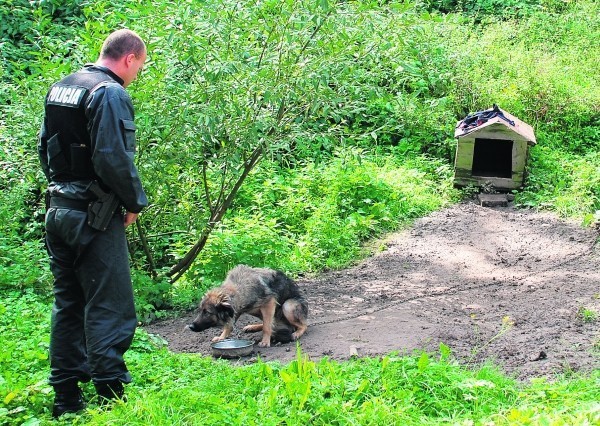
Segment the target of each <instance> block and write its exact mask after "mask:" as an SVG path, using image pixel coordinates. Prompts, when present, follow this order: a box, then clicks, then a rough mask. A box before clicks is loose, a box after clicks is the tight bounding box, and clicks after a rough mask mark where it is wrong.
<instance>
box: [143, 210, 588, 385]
mask: <svg viewBox="0 0 600 426" xmlns="http://www.w3.org/2000/svg"><path fill="white" fill-rule="evenodd" d="M597 239H598V231H597V229H595V228H587V229H582V228H581V227H579V226H578V225H577V224H574V223H568V222H565V221H562V220H559V219H557V218H556V217H555V216H553V215H551V214H548V213H538V212H534V211H531V210H517V209H514V208H513V207H511V206H509V207H494V208H488V207H481V206H480V205H478V204H476V203H474V202H468V203H464V204H459V205H455V206H452V207H450V208H447V209H444V210H441V211H438V212H435V213H433V214H431V215H430V216H427V217H425V218H422V219H420V220H418V221H417V222H416V223H415V224H414V225H413V226H412V227H411V228H410V229H407V230H405V231H403V232H400V233H398V234H394V235H391V236H390V237H389V238H388V239H386V240H385V241H383V242H381V246H382V247H381V251H379V252H378V253H377V254H376V255H375V256H373V257H370V258H368V259H366V260H364V261H363V262H361V263H360V264H358V265H356V266H354V267H351V268H348V269H344V270H339V271H331V272H327V273H324V274H322V275H320V276H318V277H311V278H301V279H299V280H298V284H299V285H300V287H301V289H302V290H303V291H304V293H305V296H306V298H307V300H308V303H309V309H310V313H309V328H308V331H307V333H306V334H305V335H304V336H302V338H301V339H300V341H299V344H300V346H301V348H302V351H303V353H304V354H307V355H308V356H309V357H310V358H311V359H313V360H318V359H320V358H322V357H328V358H329V359H334V360H340V361H341V360H346V359H348V358H350V357H351V356H368V357H376V356H381V355H385V354H389V353H391V352H395V351H398V352H399V353H401V354H413V353H414V351H415V350H426V351H428V352H430V353H435V352H437V351H438V350H439V347H440V343H444V344H445V345H447V346H449V347H450V349H451V351H452V354H453V356H454V357H455V358H456V359H457V360H458V361H459V362H461V363H463V364H465V365H470V366H476V365H478V364H480V363H482V362H484V361H485V360H492V361H494V362H495V363H496V364H497V365H499V366H500V367H502V368H503V369H504V371H506V372H507V373H508V374H510V375H512V376H514V377H516V378H518V379H521V380H524V379H528V378H531V377H535V376H547V377H551V376H552V375H554V374H555V373H561V372H573V371H590V370H592V369H598V368H600V272H599V271H600V250H599V249H598V247H597V245H596V240H597ZM201 296H202V295H199V297H198V298H199V299H200V297H201ZM585 312H587V313H590V312H595V313H596V319H595V320H589V319H588V320H587V321H586V320H585V319H584V318H583V316H584V315H582V313H585ZM194 316H195V315H194V313H193V312H190V313H189V314H188V315H185V316H184V317H182V318H177V319H170V320H166V321H162V322H157V323H155V324H152V325H150V326H147V327H146V330H147V331H148V332H150V333H153V334H157V335H160V336H162V337H163V338H164V339H166V340H167V342H168V347H169V349H170V350H172V351H174V352H193V353H200V354H203V355H210V353H211V352H210V343H211V339H212V337H214V336H216V335H218V334H219V333H220V330H217V329H210V330H207V331H204V332H201V333H193V332H191V331H189V330H185V329H184V328H185V324H188V323H190V322H191V321H192V319H193V318H194ZM250 322H254V321H253V318H252V317H247V316H242V317H241V318H240V320H239V321H238V324H237V327H236V330H235V331H234V335H235V336H236V337H240V338H246V339H248V338H251V339H254V340H257V341H258V340H259V339H260V333H255V334H250V335H248V334H245V333H243V332H242V331H241V329H242V327H243V326H244V325H245V324H248V323H250ZM257 357H260V358H261V359H262V360H264V361H281V362H284V363H285V362H288V361H291V360H293V359H294V358H295V357H296V344H295V343H287V344H276V345H274V346H272V347H270V348H259V347H258V346H257V345H255V351H254V353H253V355H251V356H250V357H246V358H242V359H239V360H233V361H231V362H233V363H245V362H253V361H255V360H256V359H257Z"/></svg>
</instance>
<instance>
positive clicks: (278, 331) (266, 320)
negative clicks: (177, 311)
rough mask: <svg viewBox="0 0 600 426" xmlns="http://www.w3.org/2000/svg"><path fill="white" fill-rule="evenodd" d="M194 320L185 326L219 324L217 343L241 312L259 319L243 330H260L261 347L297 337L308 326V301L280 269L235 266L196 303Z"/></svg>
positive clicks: (202, 327) (199, 328)
mask: <svg viewBox="0 0 600 426" xmlns="http://www.w3.org/2000/svg"><path fill="white" fill-rule="evenodd" d="M198 309H199V313H198V316H197V317H196V319H195V320H194V321H193V322H192V323H191V324H189V325H187V328H188V329H189V330H191V331H196V332H198V331H203V330H206V329H208V328H210V327H216V326H222V327H223V332H222V333H221V335H220V336H217V337H215V338H213V339H212V341H213V342H218V341H221V340H224V339H226V338H227V337H229V335H230V334H231V332H232V331H233V326H234V324H235V322H236V321H237V320H238V318H239V317H240V316H241V315H242V314H249V315H252V316H255V317H257V318H260V319H262V323H257V324H251V325H247V326H246V327H244V328H243V330H244V331H245V332H256V331H261V330H262V339H261V341H260V342H259V344H258V345H259V346H261V347H269V346H271V338H272V337H273V338H274V339H273V340H277V341H281V342H288V341H292V340H297V339H299V338H300V336H302V335H303V334H304V333H305V332H306V329H307V327H308V325H307V322H306V318H307V316H308V303H307V302H306V300H305V299H304V297H303V296H302V294H301V292H300V288H299V287H298V285H297V284H296V283H295V282H294V281H293V280H292V279H290V278H289V277H288V276H287V275H285V274H284V273H283V272H281V271H277V270H274V269H268V268H251V267H249V266H246V265H238V266H236V267H235V268H233V269H232V270H231V271H229V273H228V274H227V277H226V278H225V281H224V282H223V284H222V285H221V286H220V287H217V288H214V289H212V290H209V291H208V292H207V293H206V294H205V295H204V297H203V298H202V300H201V301H200V304H199V308H198Z"/></svg>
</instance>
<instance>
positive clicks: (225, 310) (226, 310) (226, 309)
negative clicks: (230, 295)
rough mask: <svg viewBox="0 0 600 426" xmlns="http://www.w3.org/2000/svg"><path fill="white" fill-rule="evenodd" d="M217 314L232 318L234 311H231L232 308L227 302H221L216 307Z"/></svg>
mask: <svg viewBox="0 0 600 426" xmlns="http://www.w3.org/2000/svg"><path fill="white" fill-rule="evenodd" d="M217 312H218V315H219V316H221V317H222V316H226V317H229V318H231V317H233V316H234V315H235V311H234V310H233V306H231V303H229V301H226V302H221V303H219V304H218V305H217Z"/></svg>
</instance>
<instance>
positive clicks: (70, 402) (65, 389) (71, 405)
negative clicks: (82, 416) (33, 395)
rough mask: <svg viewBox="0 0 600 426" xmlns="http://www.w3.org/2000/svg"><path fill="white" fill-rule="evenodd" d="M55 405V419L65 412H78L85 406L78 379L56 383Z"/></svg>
mask: <svg viewBox="0 0 600 426" xmlns="http://www.w3.org/2000/svg"><path fill="white" fill-rule="evenodd" d="M54 393H55V395H54V405H53V406H52V417H54V418H55V419H56V418H58V417H60V416H62V415H63V414H65V413H78V412H79V411H82V410H83V409H84V408H85V402H83V393H82V392H81V389H80V388H79V385H78V384H77V381H70V382H65V383H61V384H59V385H54Z"/></svg>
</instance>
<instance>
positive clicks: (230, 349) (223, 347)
mask: <svg viewBox="0 0 600 426" xmlns="http://www.w3.org/2000/svg"><path fill="white" fill-rule="evenodd" d="M210 347H211V349H212V355H213V356H214V357H215V358H239V357H242V356H248V355H250V354H251V353H252V352H253V351H254V342H253V341H252V340H243V339H226V340H222V341H220V342H215V343H213V344H211V345H210Z"/></svg>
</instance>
